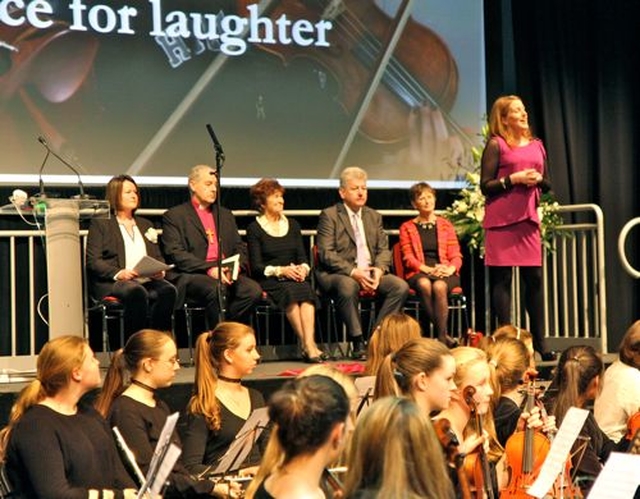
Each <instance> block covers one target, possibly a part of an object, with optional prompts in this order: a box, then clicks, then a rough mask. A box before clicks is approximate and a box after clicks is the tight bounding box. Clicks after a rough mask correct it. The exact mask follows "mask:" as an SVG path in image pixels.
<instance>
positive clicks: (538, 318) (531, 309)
mask: <svg viewBox="0 0 640 499" xmlns="http://www.w3.org/2000/svg"><path fill="white" fill-rule="evenodd" d="M512 270H513V269H512V267H489V282H490V283H491V306H492V308H493V312H494V313H495V315H496V319H497V321H498V325H499V326H503V325H505V324H511V323H512V321H511V279H512V275H513V272H512ZM520 277H521V279H522V281H523V282H524V287H525V292H524V306H525V309H526V310H527V313H528V314H529V332H530V333H531V335H532V336H533V348H534V349H535V350H536V351H538V352H540V353H546V352H547V345H546V342H545V338H544V331H543V325H542V322H543V317H542V313H543V303H542V297H543V293H542V267H520Z"/></svg>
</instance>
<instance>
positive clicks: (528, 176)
mask: <svg viewBox="0 0 640 499" xmlns="http://www.w3.org/2000/svg"><path fill="white" fill-rule="evenodd" d="M489 132H490V139H489V141H488V142H487V145H486V147H485V149H484V152H483V154H482V173H481V184H480V185H481V189H482V192H483V193H484V195H485V196H486V198H487V199H486V206H485V217H484V224H483V225H484V229H485V265H487V266H488V267H489V279H490V283H491V302H492V307H493V310H494V313H495V314H496V317H497V320H498V325H500V326H501V325H504V324H510V323H511V317H510V310H511V277H512V268H513V267H520V275H521V277H522V280H523V281H524V284H525V288H526V290H525V294H524V297H525V308H526V310H527V313H528V314H529V322H530V326H529V330H530V331H531V333H532V335H533V345H534V348H535V350H537V351H538V352H540V354H541V355H542V358H543V360H550V359H552V358H553V354H552V353H551V352H550V351H549V350H548V349H547V346H546V342H545V338H544V331H543V317H542V313H543V302H542V299H543V295H542V242H541V238H540V219H539V218H538V213H537V211H536V208H537V207H538V203H539V200H540V193H541V192H546V191H548V190H550V189H551V182H550V181H549V176H548V170H547V164H546V163H547V153H546V151H545V149H544V146H543V144H542V141H541V140H540V139H537V138H535V137H533V135H532V134H531V130H530V129H529V121H528V119H527V111H526V110H525V107H524V104H523V103H522V100H521V99H520V98H519V97H517V96H515V95H508V96H503V97H500V98H498V99H497V100H496V101H495V102H494V104H493V107H492V108H491V113H490V115H489Z"/></svg>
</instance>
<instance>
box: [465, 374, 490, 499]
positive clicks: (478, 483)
mask: <svg viewBox="0 0 640 499" xmlns="http://www.w3.org/2000/svg"><path fill="white" fill-rule="evenodd" d="M475 393H476V389H475V388H474V387H473V386H467V387H465V388H464V389H463V390H462V395H463V397H464V400H465V402H466V404H467V406H468V407H469V410H470V411H471V419H472V420H473V421H474V422H475V426H476V431H477V433H478V435H482V434H483V433H484V432H483V429H482V418H481V416H480V414H478V408H477V406H476V402H475V399H474V395H475ZM464 469H465V473H466V475H467V479H468V481H469V487H470V488H471V490H472V492H473V495H474V496H475V497H476V499H483V498H485V497H486V498H487V499H494V498H495V495H494V491H493V480H492V479H491V472H490V470H489V460H488V458H487V454H486V452H485V450H484V445H479V446H478V447H477V448H476V450H475V451H474V452H472V453H470V454H467V456H466V457H465V459H464Z"/></svg>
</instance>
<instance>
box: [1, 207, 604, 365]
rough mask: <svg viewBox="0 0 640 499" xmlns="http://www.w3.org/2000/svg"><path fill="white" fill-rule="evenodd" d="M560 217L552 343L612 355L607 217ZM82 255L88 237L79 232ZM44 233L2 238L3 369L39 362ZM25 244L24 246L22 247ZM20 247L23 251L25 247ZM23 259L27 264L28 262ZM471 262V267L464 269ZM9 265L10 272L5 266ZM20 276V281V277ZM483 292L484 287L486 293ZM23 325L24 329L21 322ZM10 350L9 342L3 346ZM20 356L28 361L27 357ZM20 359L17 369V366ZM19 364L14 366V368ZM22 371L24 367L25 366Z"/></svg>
mask: <svg viewBox="0 0 640 499" xmlns="http://www.w3.org/2000/svg"><path fill="white" fill-rule="evenodd" d="M163 212H164V210H154V209H146V210H142V209H141V210H139V211H138V213H139V214H141V215H143V216H150V217H154V216H160V215H161V214H162V213H163ZM255 213H256V212H255V211H251V210H238V211H234V214H235V215H236V216H237V217H247V216H253V215H255ZM285 213H286V214H287V216H290V217H317V216H318V215H319V213H320V210H291V211H286V212H285ZM380 213H381V214H382V215H383V216H390V217H406V218H409V217H411V216H413V215H415V212H414V211H411V210H380ZM559 213H560V214H561V216H562V217H563V220H565V222H563V225H561V226H560V227H558V229H559V232H558V234H556V236H555V238H554V241H553V247H554V248H555V249H554V251H552V252H545V258H544V262H543V270H544V272H543V283H544V297H545V310H544V319H545V326H546V331H547V335H548V337H549V338H550V339H552V340H590V341H596V342H597V343H598V345H597V346H598V347H599V349H600V350H601V351H602V352H604V353H606V352H607V320H606V319H607V317H606V286H605V284H606V282H605V268H604V265H605V263H604V253H605V247H604V217H603V214H602V210H601V209H600V208H599V207H598V206H597V205H593V204H581V205H567V206H560V207H559ZM585 217H587V218H589V219H590V220H588V221H587V222H581V223H572V222H571V221H570V220H572V219H573V218H585ZM387 232H388V233H389V235H391V236H397V234H398V231H397V230H389V231H387ZM80 234H81V238H82V243H83V248H84V243H85V238H86V231H80ZM315 235H316V231H315V230H303V237H305V238H306V239H307V241H308V243H309V249H311V248H312V247H313V245H314V244H315ZM20 241H26V247H27V257H26V260H27V262H28V263H27V271H26V272H25V271H24V270H23V271H21V272H20V273H19V272H17V268H16V265H17V246H18V243H19V242H20ZM43 241H44V231H43V230H2V231H0V255H7V258H6V260H7V262H8V263H7V266H8V268H3V269H2V270H1V272H0V286H2V287H4V288H6V289H8V290H9V293H6V294H5V293H2V294H0V311H1V312H0V313H2V314H3V315H4V314H8V315H9V319H8V320H7V319H6V318H5V320H4V322H3V323H2V324H8V327H7V328H6V329H7V330H5V326H3V327H2V329H3V330H0V335H1V336H2V337H3V338H7V337H9V344H10V346H9V350H8V351H3V352H0V353H2V354H3V355H4V356H0V360H1V362H2V367H3V368H6V369H11V368H16V369H18V367H14V365H18V364H20V363H19V362H18V364H16V361H15V357H16V356H18V355H17V354H18V352H17V350H16V345H17V344H18V341H19V340H22V341H21V343H22V344H24V343H28V344H29V345H30V348H29V351H28V352H26V356H29V357H30V356H33V355H35V353H36V352H35V346H34V345H35V341H34V338H35V333H34V331H35V329H36V323H37V321H40V320H42V319H41V318H40V317H39V316H38V302H39V301H40V300H42V296H37V292H36V286H35V281H36V276H38V275H40V274H42V275H44V276H45V277H44V278H45V279H46V268H41V267H44V265H42V264H37V262H36V258H35V255H36V252H37V246H38V245H41V246H42V245H44V242H43ZM23 244H24V242H23ZM21 247H22V246H21ZM22 259H24V256H22ZM21 261H22V260H21ZM466 264H467V262H465V265H466ZM3 265H4V264H3ZM469 265H471V271H470V275H471V280H472V282H475V281H477V280H479V279H481V278H482V279H483V280H484V291H483V292H477V291H476V289H477V286H475V285H474V284H472V285H471V286H468V287H467V289H465V292H466V295H467V298H468V299H469V302H470V307H469V308H470V311H471V312H470V313H471V324H472V325H475V324H476V310H477V309H480V310H484V311H485V312H484V326H485V331H490V330H491V327H490V313H489V305H488V296H489V292H488V279H487V278H486V272H485V271H484V266H483V265H482V261H480V260H478V259H477V258H476V259H472V262H470V264H469ZM19 275H20V276H22V278H21V279H19V277H18V276H19ZM25 286H26V287H27V289H28V291H27V296H28V299H27V300H26V302H22V301H20V300H19V299H18V297H17V296H18V295H17V293H16V290H17V289H22V290H24V287H25ZM480 289H482V287H480ZM521 304H522V299H521V295H520V291H519V276H518V275H517V272H516V275H515V278H514V293H513V303H512V316H513V318H514V324H520V325H522V326H524V327H526V324H527V319H526V314H525V313H524V310H523V308H524V307H523V306H522V305H521ZM19 317H20V318H21V320H20V321H18V318H19ZM18 322H20V323H21V324H25V323H26V324H28V326H27V327H26V328H22V329H20V328H18ZM5 343H6V340H5ZM21 354H22V355H25V353H23V352H21ZM12 358H14V360H13V361H12V360H11V359H12ZM12 362H13V364H12ZM20 365H21V364H20Z"/></svg>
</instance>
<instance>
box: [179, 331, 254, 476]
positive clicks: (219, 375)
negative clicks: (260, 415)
mask: <svg viewBox="0 0 640 499" xmlns="http://www.w3.org/2000/svg"><path fill="white" fill-rule="evenodd" d="M259 359H260V355H259V354H258V351H257V350H256V338H255V335H254V332H253V329H251V328H250V327H249V326H247V325H245V324H242V323H240V322H220V323H218V325H217V326H216V327H215V328H214V329H213V330H212V331H209V332H206V333H202V334H201V335H200V336H199V337H198V340H197V342H196V351H195V363H196V375H195V383H194V394H193V396H192V397H191V399H190V400H189V404H188V405H187V409H186V412H185V414H184V415H183V416H184V417H183V420H182V422H181V425H180V430H181V432H182V457H183V462H184V464H185V465H186V466H187V468H188V469H189V471H190V472H191V473H194V474H206V473H210V472H212V471H213V470H214V469H215V467H216V466H215V465H216V464H217V463H218V462H219V461H220V459H221V458H222V456H224V454H225V452H226V451H227V449H228V448H229V446H230V445H231V443H232V442H233V441H234V439H235V438H236V435H238V432H239V431H240V429H241V428H242V426H243V425H244V423H245V422H246V421H247V419H248V418H249V416H250V415H251V413H252V412H253V411H254V410H255V409H258V408H259V407H264V405H265V403H264V399H263V398H262V395H261V394H260V392H258V391H257V390H254V389H253V388H247V387H245V386H243V385H242V378H243V377H244V376H246V375H247V374H249V373H251V372H252V371H253V369H254V368H255V367H256V365H257V364H258V360H259ZM259 454H260V453H259V450H258V449H257V448H255V447H254V449H253V450H252V453H251V454H250V455H249V457H248V458H247V464H257V463H258V461H259V460H260V455H259Z"/></svg>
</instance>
